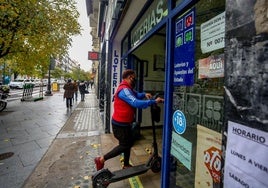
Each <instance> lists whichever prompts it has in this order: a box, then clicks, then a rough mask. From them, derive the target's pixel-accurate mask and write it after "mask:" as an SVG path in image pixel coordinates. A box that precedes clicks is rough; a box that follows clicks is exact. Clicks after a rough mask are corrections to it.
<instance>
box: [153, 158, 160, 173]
mask: <svg viewBox="0 0 268 188" xmlns="http://www.w3.org/2000/svg"><path fill="white" fill-rule="evenodd" d="M151 170H152V172H154V173H158V172H160V171H161V157H156V158H154V159H153V160H152V162H151Z"/></svg>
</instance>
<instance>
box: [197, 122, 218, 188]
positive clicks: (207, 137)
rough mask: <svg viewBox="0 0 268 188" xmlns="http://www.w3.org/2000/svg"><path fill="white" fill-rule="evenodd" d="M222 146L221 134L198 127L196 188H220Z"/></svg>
mask: <svg viewBox="0 0 268 188" xmlns="http://www.w3.org/2000/svg"><path fill="white" fill-rule="evenodd" d="M221 145H222V135H221V133H218V132H216V131H213V130H211V129H208V128H206V127H204V126H201V125H197V146H196V148H197V149H196V169H195V188H204V187H211V188H218V187H220V181H221V161H222V157H221V156H222V151H221Z"/></svg>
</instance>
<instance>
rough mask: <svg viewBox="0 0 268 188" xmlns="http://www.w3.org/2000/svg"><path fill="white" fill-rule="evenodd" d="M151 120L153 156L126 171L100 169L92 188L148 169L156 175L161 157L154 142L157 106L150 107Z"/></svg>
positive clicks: (106, 184) (158, 111)
mask: <svg viewBox="0 0 268 188" xmlns="http://www.w3.org/2000/svg"><path fill="white" fill-rule="evenodd" d="M157 97H158V94H156V95H154V96H153V98H154V99H156V98H157ZM151 119H152V130H153V154H152V155H151V156H150V158H149V160H148V161H147V163H146V164H141V165H137V166H133V167H130V168H126V169H121V170H117V171H115V172H111V171H110V170H108V169H102V170H99V171H97V172H96V173H95V174H94V175H93V176H92V185H93V188H105V187H107V186H108V185H109V184H110V183H113V182H117V181H121V180H123V179H127V178H130V177H133V176H137V175H140V174H144V173H146V172H147V171H148V170H149V169H151V170H152V172H154V173H158V172H160V170H161V157H160V156H159V155H158V147H157V142H156V133H155V122H159V120H160V107H159V106H157V104H154V105H151Z"/></svg>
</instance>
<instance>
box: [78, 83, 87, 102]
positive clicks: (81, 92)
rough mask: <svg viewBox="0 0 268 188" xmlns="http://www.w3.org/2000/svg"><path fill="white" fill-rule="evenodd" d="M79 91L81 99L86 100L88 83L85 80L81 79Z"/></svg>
mask: <svg viewBox="0 0 268 188" xmlns="http://www.w3.org/2000/svg"><path fill="white" fill-rule="evenodd" d="M79 92H80V95H81V101H85V93H86V84H85V82H84V81H83V80H82V81H81V83H79Z"/></svg>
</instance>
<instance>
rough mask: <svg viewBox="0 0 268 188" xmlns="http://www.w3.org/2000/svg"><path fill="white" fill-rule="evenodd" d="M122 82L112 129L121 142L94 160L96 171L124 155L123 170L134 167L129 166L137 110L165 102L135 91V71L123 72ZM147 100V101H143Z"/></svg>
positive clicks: (117, 91)
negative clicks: (132, 127) (111, 160)
mask: <svg viewBox="0 0 268 188" xmlns="http://www.w3.org/2000/svg"><path fill="white" fill-rule="evenodd" d="M122 78H123V80H122V82H121V83H120V84H119V86H118V88H117V90H116V92H115V94H114V98H113V100H114V112H113V115H112V122H111V123H112V129H113V134H114V137H115V138H116V139H117V140H118V141H119V145H117V146H116V147H115V148H113V149H112V150H111V151H109V152H108V153H106V154H105V155H104V156H101V157H96V158H95V159H94V162H95V165H96V169H97V170H100V169H102V168H103V167H104V162H105V161H107V160H108V159H111V158H114V157H116V156H118V155H120V154H121V153H124V166H123V168H128V167H132V166H131V165H130V164H129V158H130V150H131V147H132V145H133V142H134V140H133V136H132V131H131V125H132V122H133V121H135V112H136V108H139V109H144V108H147V107H149V106H150V105H152V104H156V103H161V102H164V99H162V98H160V97H158V98H156V99H151V98H152V95H151V94H150V93H145V92H142V93H138V92H137V91H135V90H134V88H135V83H136V75H135V72H134V71H133V70H130V69H127V70H125V71H124V72H123V75H122ZM144 98H146V99H147V100H143V99H144Z"/></svg>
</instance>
